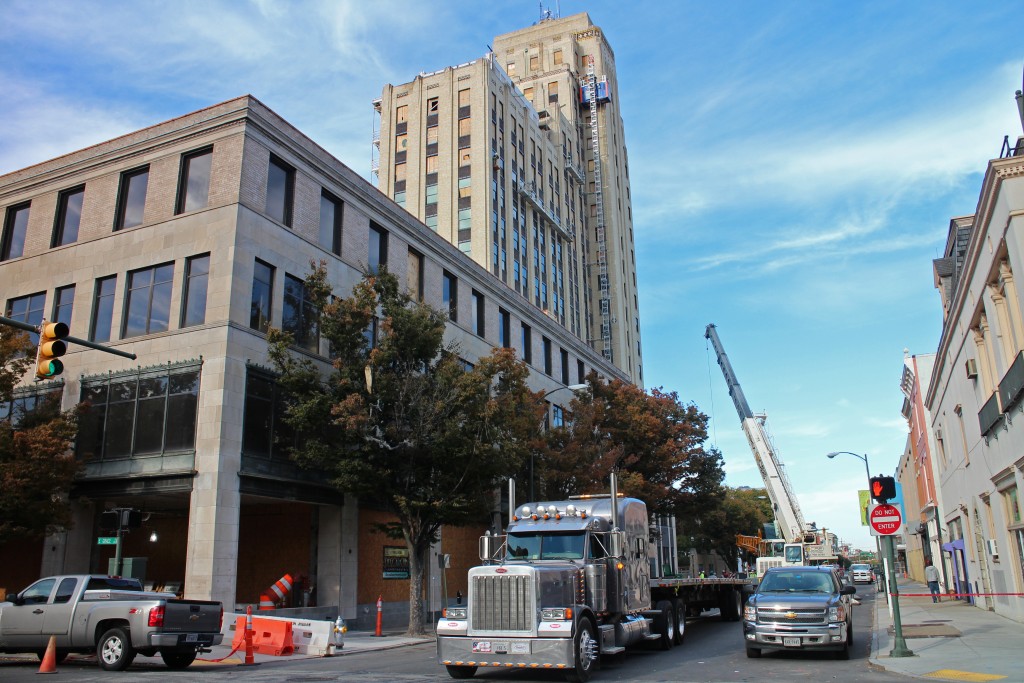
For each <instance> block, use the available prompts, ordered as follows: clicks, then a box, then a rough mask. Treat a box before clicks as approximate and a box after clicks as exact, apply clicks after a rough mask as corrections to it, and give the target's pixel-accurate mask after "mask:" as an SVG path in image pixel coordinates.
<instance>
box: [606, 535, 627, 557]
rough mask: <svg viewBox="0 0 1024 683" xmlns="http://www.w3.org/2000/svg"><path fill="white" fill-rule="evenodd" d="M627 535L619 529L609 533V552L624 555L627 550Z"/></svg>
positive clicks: (618, 555) (611, 554)
mask: <svg viewBox="0 0 1024 683" xmlns="http://www.w3.org/2000/svg"><path fill="white" fill-rule="evenodd" d="M625 546H626V535H625V534H624V533H623V532H621V531H619V530H618V529H613V530H612V531H610V532H609V533H608V554H609V555H610V556H612V557H622V556H623V554H624V552H625Z"/></svg>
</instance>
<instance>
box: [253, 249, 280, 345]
mask: <svg viewBox="0 0 1024 683" xmlns="http://www.w3.org/2000/svg"><path fill="white" fill-rule="evenodd" d="M258 266H263V267H264V268H266V269H267V272H268V273H269V275H270V279H269V281H267V282H266V283H265V284H266V286H267V302H266V303H267V306H266V311H265V313H266V319H265V320H261V319H257V322H256V324H255V325H254V324H253V319H254V311H253V305H254V304H255V303H256V299H255V294H256V284H257V282H259V283H261V284H264V282H263V281H262V280H257V279H256V278H257V275H258V274H259V268H258ZM276 275H277V268H275V267H274V266H272V265H270V264H269V263H267V262H266V261H264V260H262V259H256V260H255V262H254V265H253V271H252V290H250V293H249V329H252V330H256V331H257V332H262V333H264V334H266V333H267V331H268V330H269V329H270V325H271V322H272V321H273V320H274V278H275V277H276ZM261 312H262V311H261Z"/></svg>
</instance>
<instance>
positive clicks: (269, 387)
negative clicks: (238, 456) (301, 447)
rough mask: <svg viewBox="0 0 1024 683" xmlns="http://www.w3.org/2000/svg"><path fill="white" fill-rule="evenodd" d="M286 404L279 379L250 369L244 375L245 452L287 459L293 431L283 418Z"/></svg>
mask: <svg viewBox="0 0 1024 683" xmlns="http://www.w3.org/2000/svg"><path fill="white" fill-rule="evenodd" d="M284 411H285V404H284V400H283V394H282V390H281V389H280V387H278V385H277V382H275V381H274V380H273V379H272V378H271V377H270V376H268V375H264V374H263V373H261V372H258V371H256V370H253V369H252V368H250V369H249V370H248V372H247V373H246V377H245V418H244V419H245V421H244V423H243V426H242V453H243V454H244V455H245V456H252V457H257V458H267V459H275V460H287V459H288V453H287V451H288V448H287V447H288V445H289V443H290V442H291V441H292V434H293V432H292V430H291V428H290V427H288V425H287V424H286V423H285V421H284V414H285V412H284Z"/></svg>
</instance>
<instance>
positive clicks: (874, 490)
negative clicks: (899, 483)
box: [869, 477, 896, 503]
mask: <svg viewBox="0 0 1024 683" xmlns="http://www.w3.org/2000/svg"><path fill="white" fill-rule="evenodd" d="M870 489H871V490H870V491H869V493H870V494H871V499H872V500H874V501H875V502H877V503H887V502H888V501H890V500H892V499H893V498H895V497H896V480H895V479H893V478H892V477H871V479H870Z"/></svg>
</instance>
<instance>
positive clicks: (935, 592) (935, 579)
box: [924, 560, 939, 602]
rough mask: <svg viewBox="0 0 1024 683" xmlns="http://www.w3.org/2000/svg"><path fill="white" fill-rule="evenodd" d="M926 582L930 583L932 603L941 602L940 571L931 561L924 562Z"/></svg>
mask: <svg viewBox="0 0 1024 683" xmlns="http://www.w3.org/2000/svg"><path fill="white" fill-rule="evenodd" d="M924 580H925V581H927V582H928V590H930V591H931V593H932V602H939V570H938V569H936V568H935V565H933V564H932V561H931V560H925V561H924Z"/></svg>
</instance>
